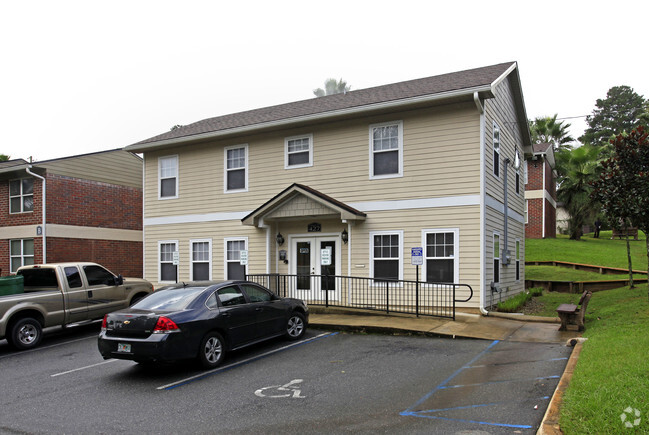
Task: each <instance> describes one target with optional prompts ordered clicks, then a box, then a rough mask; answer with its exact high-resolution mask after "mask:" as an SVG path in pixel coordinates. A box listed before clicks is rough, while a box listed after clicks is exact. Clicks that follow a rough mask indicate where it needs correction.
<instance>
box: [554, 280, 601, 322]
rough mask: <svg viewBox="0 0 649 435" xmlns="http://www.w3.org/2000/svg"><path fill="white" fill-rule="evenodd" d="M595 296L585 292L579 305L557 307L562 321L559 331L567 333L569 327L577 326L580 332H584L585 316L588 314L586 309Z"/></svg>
mask: <svg viewBox="0 0 649 435" xmlns="http://www.w3.org/2000/svg"><path fill="white" fill-rule="evenodd" d="M592 295H593V294H592V293H591V292H589V291H588V290H586V291H584V293H583V294H582V295H581V299H579V303H578V304H577V305H575V304H561V305H559V306H558V307H557V313H558V314H559V318H560V319H561V326H560V327H559V331H567V330H568V325H577V330H578V331H583V330H584V315H585V314H586V307H587V306H588V301H589V300H590V297H591V296H592Z"/></svg>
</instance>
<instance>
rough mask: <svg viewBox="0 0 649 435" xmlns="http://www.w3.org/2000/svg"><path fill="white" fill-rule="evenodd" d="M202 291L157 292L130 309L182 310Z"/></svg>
mask: <svg viewBox="0 0 649 435" xmlns="http://www.w3.org/2000/svg"><path fill="white" fill-rule="evenodd" d="M203 290H204V288H203V287H189V288H175V289H167V290H158V291H156V292H154V293H151V294H150V295H149V296H147V297H146V298H144V299H142V300H141V301H140V302H138V303H136V304H135V305H133V306H132V307H131V308H135V309H138V310H165V311H178V310H184V309H185V308H187V306H188V305H189V304H190V303H191V302H192V301H193V300H194V299H196V297H197V296H198V295H199V294H200V293H201V292H202V291H203Z"/></svg>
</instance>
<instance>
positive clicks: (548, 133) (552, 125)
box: [529, 113, 575, 151]
mask: <svg viewBox="0 0 649 435" xmlns="http://www.w3.org/2000/svg"><path fill="white" fill-rule="evenodd" d="M529 123H530V133H531V134H532V142H533V143H551V144H553V146H554V150H555V151H564V150H569V149H570V148H571V143H572V142H574V141H575V139H574V138H573V137H572V136H570V132H569V131H568V129H569V128H570V124H568V123H565V122H564V121H557V114H556V113H555V115H554V116H545V117H541V118H536V119H534V121H529Z"/></svg>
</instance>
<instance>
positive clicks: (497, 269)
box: [493, 233, 500, 283]
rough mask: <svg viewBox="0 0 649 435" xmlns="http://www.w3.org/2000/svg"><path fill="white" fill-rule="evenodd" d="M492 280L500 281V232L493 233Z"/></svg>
mask: <svg viewBox="0 0 649 435" xmlns="http://www.w3.org/2000/svg"><path fill="white" fill-rule="evenodd" d="M493 247H494V252H493V256H494V282H495V283H499V282H500V234H498V233H494V243H493Z"/></svg>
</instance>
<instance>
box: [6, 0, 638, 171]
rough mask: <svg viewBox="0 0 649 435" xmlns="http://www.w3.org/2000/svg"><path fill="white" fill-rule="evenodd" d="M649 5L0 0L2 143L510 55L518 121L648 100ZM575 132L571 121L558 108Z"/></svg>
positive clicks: (29, 151)
mask: <svg viewBox="0 0 649 435" xmlns="http://www.w3.org/2000/svg"><path fill="white" fill-rule="evenodd" d="M648 16H649V2H647V1H646V0H637V1H633V2H632V1H626V0H617V1H574V0H570V1H565V0H564V1H544V2H527V1H520V0H519V1H497V0H492V1H475V2H474V1H470V2H463V1H459V0H456V1H453V2H451V1H436V0H435V1H433V0H427V1H408V0H399V1H396V0H392V1H377V0H373V1H354V0H346V1H338V0H326V1H319V2H315V1H308V0H301V1H282V0H274V1H259V2H257V1H249V2H247V1H238V2H233V1H227V2H226V1H218V2H217V1H194V0H184V1H182V2H179V1H165V0H155V1H148V0H146V1H140V0H129V1H120V0H113V1H110V2H99V1H93V0H83V1H66V0H57V1H51V0H47V1H41V0H30V1H3V2H2V3H1V5H0V41H1V42H0V50H1V51H0V53H1V64H0V111H1V112H0V122H1V123H2V126H1V128H0V154H7V155H9V156H11V158H24V159H29V158H30V157H32V158H33V160H34V161H38V160H47V159H52V158H57V157H65V156H70V155H77V154H84V153H89V152H96V151H103V150H110V149H115V148H121V147H124V146H126V145H130V144H132V143H135V142H138V141H140V140H143V139H147V138H149V137H151V136H155V135H158V134H160V133H164V132H165V131H168V130H169V129H170V128H171V127H172V126H173V125H175V124H189V123H192V122H195V121H198V120H201V119H205V118H211V117H214V116H219V115H224V114H228V113H234V112H238V111H242V110H248V109H256V108H260V107H266V106H270V105H274V104H281V103H286V102H291V101H298V100H303V99H308V98H312V97H313V93H312V91H313V89H315V88H317V87H322V86H323V82H324V80H325V79H326V78H327V77H335V78H343V79H344V80H346V81H347V83H348V84H350V85H351V86H352V89H362V88H367V87H371V86H378V85H384V84H389V83H395V82H399V81H403V80H410V79H415V78H421V77H428V76H433V75H437V74H444V73H447V72H453V71H460V70H464V69H468V68H475V67H481V66H487V65H493V64H497V63H501V62H508V61H517V62H518V66H519V70H520V75H521V82H522V86H523V95H524V98H525V103H526V107H527V115H528V117H529V118H535V117H538V116H546V115H553V114H554V113H558V115H559V118H568V117H578V116H583V115H588V114H591V113H592V111H593V109H594V107H595V100H596V99H597V98H604V97H605V96H606V92H607V91H608V89H609V88H611V87H612V86H617V85H628V86H631V87H632V88H634V90H635V91H636V92H637V93H639V94H641V95H644V96H645V97H649V79H648V78H649V68H648V67H649V60H648V59H649V56H648V55H647V35H648V34H647V27H646V20H647V17H648ZM568 122H571V123H572V124H573V127H574V128H573V129H572V133H573V135H574V136H579V135H581V134H582V133H583V130H584V128H585V127H586V124H585V120H584V118H575V119H570V120H568Z"/></svg>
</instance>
